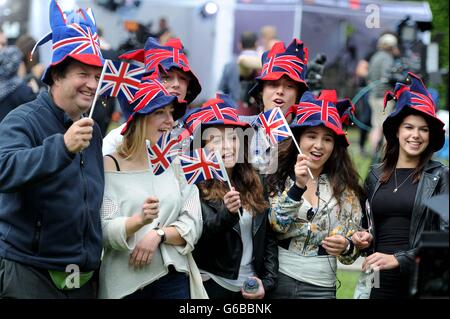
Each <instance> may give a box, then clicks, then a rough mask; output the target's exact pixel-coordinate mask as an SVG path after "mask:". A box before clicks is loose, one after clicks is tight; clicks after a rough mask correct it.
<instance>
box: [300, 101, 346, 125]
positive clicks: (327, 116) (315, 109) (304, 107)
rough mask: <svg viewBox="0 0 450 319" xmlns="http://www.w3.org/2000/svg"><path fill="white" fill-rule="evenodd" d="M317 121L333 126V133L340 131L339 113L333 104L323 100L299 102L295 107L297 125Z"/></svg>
mask: <svg viewBox="0 0 450 319" xmlns="http://www.w3.org/2000/svg"><path fill="white" fill-rule="evenodd" d="M305 121H318V122H324V123H328V124H329V125H331V126H333V128H334V131H335V132H338V131H342V124H341V119H340V116H339V113H338V111H337V109H336V107H335V106H334V104H333V103H331V102H328V101H324V100H314V99H311V100H310V101H301V102H300V103H299V105H298V107H297V118H296V122H297V124H302V123H304V122H305Z"/></svg>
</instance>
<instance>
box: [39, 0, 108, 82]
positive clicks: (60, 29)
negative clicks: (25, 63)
mask: <svg viewBox="0 0 450 319" xmlns="http://www.w3.org/2000/svg"><path fill="white" fill-rule="evenodd" d="M50 27H51V29H52V31H51V32H50V33H48V34H47V35H45V36H44V37H43V38H42V39H40V40H39V41H38V42H37V43H36V45H35V46H34V48H33V50H32V52H31V56H33V53H34V51H35V50H36V48H37V47H38V46H40V45H42V44H45V43H47V42H48V41H50V40H52V42H53V46H52V50H53V55H52V62H51V64H50V65H49V66H48V67H47V69H46V70H45V72H44V75H43V77H42V81H43V82H44V83H46V84H48V85H51V84H52V82H53V81H52V79H51V77H50V69H51V68H52V67H53V66H55V65H58V64H59V63H61V62H63V61H64V60H65V59H66V58H67V57H71V58H73V59H75V60H77V61H79V62H81V63H84V64H87V65H91V66H98V67H102V66H103V64H104V60H103V56H102V53H101V51H100V42H99V39H98V34H97V26H96V23H95V18H94V14H93V12H92V10H91V9H90V8H88V9H78V10H76V11H71V12H63V11H62V9H61V7H60V6H59V5H58V3H57V2H56V0H52V1H51V2H50Z"/></svg>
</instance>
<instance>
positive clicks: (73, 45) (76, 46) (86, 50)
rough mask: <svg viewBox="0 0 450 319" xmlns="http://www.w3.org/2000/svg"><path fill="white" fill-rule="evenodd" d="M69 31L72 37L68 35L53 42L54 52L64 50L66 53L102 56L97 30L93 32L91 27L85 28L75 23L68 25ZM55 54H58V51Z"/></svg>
mask: <svg viewBox="0 0 450 319" xmlns="http://www.w3.org/2000/svg"><path fill="white" fill-rule="evenodd" d="M67 33H68V34H70V37H68V36H67V37H66V38H64V39H62V40H59V41H56V42H54V43H53V46H52V49H53V51H54V52H57V51H58V50H63V51H64V52H65V55H66V54H67V55H72V54H95V55H97V56H100V57H101V56H102V54H101V51H100V42H99V40H98V35H97V32H94V33H93V32H92V31H91V28H89V27H87V28H86V30H85V29H83V28H82V27H81V26H80V25H79V24H75V23H74V24H70V25H68V26H67ZM66 52H67V53H66ZM54 54H55V55H57V53H54Z"/></svg>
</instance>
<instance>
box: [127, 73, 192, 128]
mask: <svg viewBox="0 0 450 319" xmlns="http://www.w3.org/2000/svg"><path fill="white" fill-rule="evenodd" d="M171 103H172V104H173V106H174V112H173V119H174V120H177V119H179V118H181V117H182V116H183V115H184V113H185V112H186V102H185V101H180V100H178V98H177V97H176V96H175V95H171V94H169V92H168V91H167V90H166V89H165V88H164V86H163V85H162V84H161V83H160V82H159V81H158V80H157V79H148V80H146V81H144V82H142V83H141V84H140V86H139V90H138V91H137V92H136V94H135V95H134V99H133V100H132V101H131V105H133V106H134V109H133V113H132V114H131V115H130V116H129V117H128V120H127V123H126V124H125V127H124V128H123V129H122V132H121V134H122V135H124V134H125V133H126V131H127V130H128V128H129V127H130V124H131V122H133V120H134V119H135V118H136V117H137V116H142V115H148V114H151V113H153V112H155V111H156V110H159V109H162V108H164V107H166V106H167V105H169V104H171Z"/></svg>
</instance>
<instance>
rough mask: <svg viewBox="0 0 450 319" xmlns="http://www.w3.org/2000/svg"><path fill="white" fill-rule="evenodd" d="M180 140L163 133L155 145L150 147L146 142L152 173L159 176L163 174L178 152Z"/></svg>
mask: <svg viewBox="0 0 450 319" xmlns="http://www.w3.org/2000/svg"><path fill="white" fill-rule="evenodd" d="M180 140H181V135H180V138H178V139H172V138H171V134H170V133H164V134H163V135H162V136H161V137H160V138H159V140H158V142H157V143H156V144H153V145H150V142H149V141H148V140H147V151H148V156H149V161H150V164H151V167H152V168H153V173H154V174H155V175H160V174H162V173H164V172H165V171H166V170H167V169H168V168H169V167H170V164H171V163H172V161H173V159H174V158H175V157H176V156H177V155H178V153H179V151H180V147H179V142H180Z"/></svg>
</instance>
